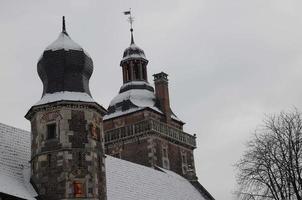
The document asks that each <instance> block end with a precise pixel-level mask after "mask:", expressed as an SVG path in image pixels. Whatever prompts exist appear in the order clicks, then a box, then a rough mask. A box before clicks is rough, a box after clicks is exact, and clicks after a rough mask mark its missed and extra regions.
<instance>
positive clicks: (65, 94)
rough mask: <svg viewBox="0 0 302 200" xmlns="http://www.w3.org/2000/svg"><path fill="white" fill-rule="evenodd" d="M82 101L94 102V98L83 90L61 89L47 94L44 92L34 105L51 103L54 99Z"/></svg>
mask: <svg viewBox="0 0 302 200" xmlns="http://www.w3.org/2000/svg"><path fill="white" fill-rule="evenodd" d="M62 100H67V101H82V102H95V101H94V99H93V98H92V97H91V96H89V95H88V94H87V93H85V92H69V91H62V92H55V93H51V94H48V93H46V94H45V95H44V96H43V97H42V98H41V99H40V101H38V102H37V103H36V104H35V106H38V105H42V104H47V103H52V102H55V101H62Z"/></svg>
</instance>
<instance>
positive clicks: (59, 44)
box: [45, 16, 84, 51]
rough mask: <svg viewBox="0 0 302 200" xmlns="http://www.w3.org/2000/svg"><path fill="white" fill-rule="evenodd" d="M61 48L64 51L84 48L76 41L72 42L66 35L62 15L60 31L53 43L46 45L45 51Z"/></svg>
mask: <svg viewBox="0 0 302 200" xmlns="http://www.w3.org/2000/svg"><path fill="white" fill-rule="evenodd" d="M61 49H64V50H65V51H68V50H77V51H84V49H83V48H82V47H81V46H80V45H78V44H77V43H76V42H74V41H73V40H72V39H71V38H70V36H69V35H68V33H67V31H66V25H65V17H64V16H63V20H62V32H61V33H60V34H59V36H58V38H57V39H56V40H55V41H54V42H53V43H51V44H50V45H49V46H47V47H46V49H45V51H48V50H51V51H57V50H61Z"/></svg>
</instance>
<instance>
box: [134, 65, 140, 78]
mask: <svg viewBox="0 0 302 200" xmlns="http://www.w3.org/2000/svg"><path fill="white" fill-rule="evenodd" d="M133 73H134V79H136V80H138V79H140V76H139V69H138V66H137V65H135V66H134V71H133Z"/></svg>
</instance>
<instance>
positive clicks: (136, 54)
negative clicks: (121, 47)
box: [122, 43, 147, 62]
mask: <svg viewBox="0 0 302 200" xmlns="http://www.w3.org/2000/svg"><path fill="white" fill-rule="evenodd" d="M129 58H143V59H145V60H147V59H146V56H145V52H144V50H142V49H141V48H140V47H138V46H137V45H136V44H134V43H132V44H131V45H130V46H129V47H128V48H127V49H125V51H124V54H123V59H122V62H123V61H125V60H127V59H129Z"/></svg>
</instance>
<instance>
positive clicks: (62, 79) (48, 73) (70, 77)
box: [38, 17, 94, 104]
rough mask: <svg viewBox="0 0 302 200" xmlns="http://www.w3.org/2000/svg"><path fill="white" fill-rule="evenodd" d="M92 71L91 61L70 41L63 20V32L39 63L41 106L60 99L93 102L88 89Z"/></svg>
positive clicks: (46, 50)
mask: <svg viewBox="0 0 302 200" xmlns="http://www.w3.org/2000/svg"><path fill="white" fill-rule="evenodd" d="M92 72H93V62H92V59H91V58H90V56H89V55H88V54H87V53H86V52H85V51H84V49H83V48H82V47H81V46H80V45H78V44H77V43H76V42H74V41H73V40H72V39H71V38H70V36H69V35H68V33H67V31H66V26H65V18H64V17H63V23H62V32H61V33H60V34H59V37H58V38H57V39H56V40H55V41H54V42H53V43H52V44H50V45H49V46H48V47H47V48H46V49H45V51H44V52H43V55H42V56H41V58H40V60H39V62H38V74H39V76H40V78H41V80H42V82H43V94H42V99H41V101H39V104H41V103H42V104H43V103H49V102H53V101H59V100H70V101H85V102H93V101H94V100H93V99H92V98H91V94H90V90H89V79H90V77H91V75H92Z"/></svg>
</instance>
